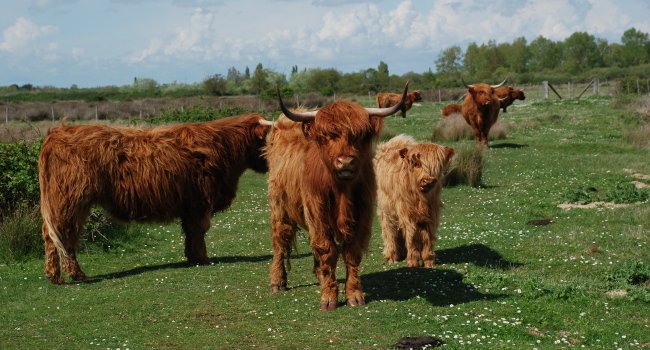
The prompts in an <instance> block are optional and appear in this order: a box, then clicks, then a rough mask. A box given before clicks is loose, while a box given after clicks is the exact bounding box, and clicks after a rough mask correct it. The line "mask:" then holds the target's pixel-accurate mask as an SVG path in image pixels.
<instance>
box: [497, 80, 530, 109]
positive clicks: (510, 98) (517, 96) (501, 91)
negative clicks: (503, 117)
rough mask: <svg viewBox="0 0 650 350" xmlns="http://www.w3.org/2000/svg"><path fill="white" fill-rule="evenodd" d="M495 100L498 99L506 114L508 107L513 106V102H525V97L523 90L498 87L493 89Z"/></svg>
mask: <svg viewBox="0 0 650 350" xmlns="http://www.w3.org/2000/svg"><path fill="white" fill-rule="evenodd" d="M494 93H495V94H496V95H497V98H499V99H500V106H501V109H502V110H503V112H504V113H507V112H508V110H507V109H508V106H510V105H511V104H513V103H514V102H515V100H522V101H523V100H525V99H526V95H525V94H524V91H523V90H518V89H514V88H513V87H512V86H500V87H498V88H496V89H494Z"/></svg>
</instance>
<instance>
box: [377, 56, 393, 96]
mask: <svg viewBox="0 0 650 350" xmlns="http://www.w3.org/2000/svg"><path fill="white" fill-rule="evenodd" d="M389 78H390V74H389V73H388V64H386V62H384V61H379V65H378V66H377V75H376V76H375V84H376V86H377V88H378V89H379V90H388V89H389V86H388V84H389V81H390V79H389Z"/></svg>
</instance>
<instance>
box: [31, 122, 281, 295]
mask: <svg viewBox="0 0 650 350" xmlns="http://www.w3.org/2000/svg"><path fill="white" fill-rule="evenodd" d="M271 125H272V123H271V122H269V121H267V120H265V119H264V117H262V116H261V115H259V114H249V115H243V116H238V117H231V118H226V119H221V120H216V121H212V122H207V123H196V124H179V125H174V126H162V127H156V128H125V127H110V126H104V125H79V126H64V125H62V126H61V127H59V128H55V129H52V130H50V131H49V132H48V134H47V136H46V137H45V141H44V142H43V147H42V149H41V154H40V157H39V162H38V166H39V174H38V177H39V182H40V190H41V214H42V216H43V239H44V241H45V275H46V276H47V277H48V278H49V279H50V280H51V281H52V282H53V283H56V284H60V283H63V279H62V278H61V267H63V270H64V271H65V272H66V273H67V274H68V275H69V276H70V277H71V278H72V279H73V280H85V279H87V277H86V275H85V274H84V273H83V272H82V271H81V268H80V267H79V263H78V262H77V258H76V255H75V247H76V245H77V243H78V242H79V238H80V237H81V235H82V231H83V225H84V221H85V220H86V218H87V217H88V214H89V212H90V209H91V208H92V207H93V206H100V207H103V208H104V209H105V210H106V211H108V212H109V213H110V214H112V215H113V216H114V217H115V218H116V219H118V220H121V221H127V222H128V221H142V222H169V221H171V220H173V219H174V218H180V220H181V225H182V227H183V231H184V232H185V257H187V260H188V261H189V263H191V264H206V263H209V259H208V256H207V252H206V246H205V233H206V231H207V230H208V229H209V228H210V218H211V217H212V215H213V214H214V213H216V212H218V211H223V210H225V209H226V208H228V207H229V206H230V204H231V203H232V201H233V198H234V197H235V193H236V191H237V184H238V182H239V177H240V175H241V174H242V173H243V172H244V171H245V170H246V169H247V168H250V169H253V170H254V171H257V172H266V171H267V170H268V167H267V163H266V160H265V159H264V158H263V156H262V148H263V147H264V146H265V144H266V142H265V138H266V135H267V133H268V131H269V130H270V129H271Z"/></svg>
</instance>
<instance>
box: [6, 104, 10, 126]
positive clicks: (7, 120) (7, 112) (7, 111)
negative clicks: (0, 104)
mask: <svg viewBox="0 0 650 350" xmlns="http://www.w3.org/2000/svg"><path fill="white" fill-rule="evenodd" d="M7 124H9V106H5V125H7Z"/></svg>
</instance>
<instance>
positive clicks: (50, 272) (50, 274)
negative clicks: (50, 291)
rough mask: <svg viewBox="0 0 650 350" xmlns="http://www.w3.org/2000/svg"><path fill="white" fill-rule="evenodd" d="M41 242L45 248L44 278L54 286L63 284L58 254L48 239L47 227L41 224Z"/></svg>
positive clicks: (50, 239) (49, 238)
mask: <svg viewBox="0 0 650 350" xmlns="http://www.w3.org/2000/svg"><path fill="white" fill-rule="evenodd" d="M42 233H43V242H44V246H45V276H46V277H47V278H48V279H49V280H50V281H52V283H54V284H63V279H62V278H61V263H60V260H59V252H58V251H57V250H56V247H55V246H54V242H53V241H52V238H51V237H50V234H49V230H48V228H47V225H46V224H45V223H43V230H42Z"/></svg>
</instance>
